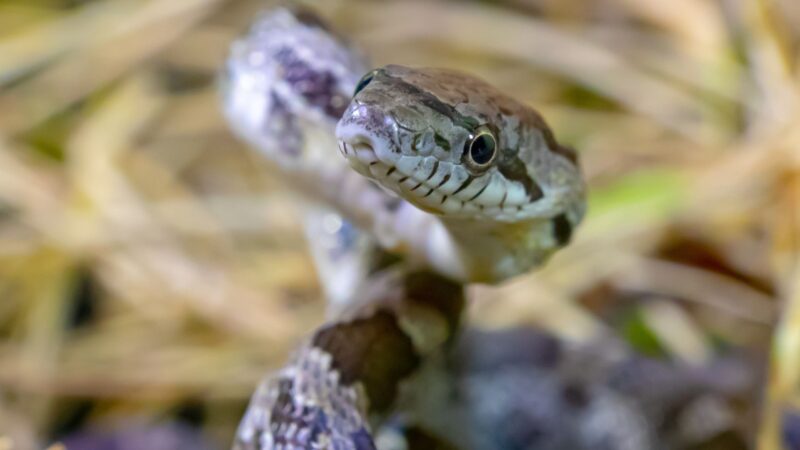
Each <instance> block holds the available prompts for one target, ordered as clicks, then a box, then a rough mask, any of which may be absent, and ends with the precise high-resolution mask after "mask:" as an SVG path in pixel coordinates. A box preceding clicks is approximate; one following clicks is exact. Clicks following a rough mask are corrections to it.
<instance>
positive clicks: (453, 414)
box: [223, 8, 736, 450]
mask: <svg viewBox="0 0 800 450" xmlns="http://www.w3.org/2000/svg"><path fill="white" fill-rule="evenodd" d="M364 73H366V75H363V74H364ZM354 92H355V94H353V93H354ZM223 105H224V109H225V113H226V115H227V117H228V119H229V121H230V123H231V126H232V128H233V129H234V131H235V132H236V133H237V134H238V135H239V136H240V137H241V138H242V139H244V140H245V141H246V142H248V143H249V144H251V145H252V146H253V147H255V148H256V149H257V150H258V151H259V152H261V153H262V154H263V155H265V156H266V157H267V159H268V160H269V161H271V162H272V163H273V164H274V165H276V166H277V167H278V169H279V173H280V174H281V175H282V176H283V177H284V180H285V181H286V183H287V185H288V186H291V187H292V189H293V190H295V191H296V192H299V193H301V194H302V195H303V196H304V202H305V203H304V204H305V205H307V206H306V209H305V212H306V214H307V217H308V222H309V223H310V224H311V225H309V230H310V232H309V235H310V236H311V238H312V239H311V240H310V241H311V242H310V244H311V247H312V249H314V250H315V252H314V254H315V257H316V259H317V262H318V268H319V272H320V274H321V276H322V278H323V284H325V285H326V288H327V289H326V292H327V293H328V295H329V298H330V299H331V301H332V303H334V304H333V307H332V311H333V313H334V314H333V316H332V319H331V321H330V322H329V323H328V324H327V325H324V326H322V327H321V328H319V329H318V330H316V331H315V332H314V333H313V335H312V336H311V338H310V339H309V340H308V341H307V342H306V343H305V344H303V345H302V346H301V347H300V348H299V349H298V350H297V351H296V352H295V354H294V356H293V358H292V360H291V361H290V362H289V363H288V364H287V365H286V366H285V367H284V368H283V369H282V370H280V371H279V372H278V373H276V374H273V375H270V376H268V377H267V378H266V379H265V381H264V382H263V383H262V384H261V385H260V386H259V387H258V390H257V391H256V393H255V394H254V396H253V398H252V401H251V404H250V406H249V408H248V410H247V412H246V414H245V417H244V418H243V420H242V422H241V425H240V427H239V430H238V432H237V435H236V439H235V443H234V448H235V449H241V450H244V449H247V450H255V449H275V450H278V449H280V450H289V449H292V450H294V449H330V450H366V449H376V448H380V449H382V450H395V449H396V450H400V449H470V450H518V449H520V450H521V449H537V450H551V449H553V450H556V449H563V450H581V449H601V450H602V449H609V450H611V449H620V450H628V449H630V450H648V449H654V450H657V449H670V448H689V447H686V445H684V444H687V443H694V442H697V441H698V440H702V439H701V438H706V437H708V436H706V435H708V434H709V433H710V432H704V433H705V434H703V433H700V434H701V435H702V436H700V437H698V436H697V433H695V435H692V433H690V432H688V431H686V432H684V431H681V432H673V433H672V434H671V435H672V436H680V437H679V438H671V439H672V440H671V441H668V440H664V439H662V438H661V437H660V436H662V435H663V431H664V430H665V429H666V428H670V429H677V428H680V429H681V430H683V429H684V428H686V429H690V428H691V427H687V426H686V424H683V423H677V422H676V423H673V422H674V420H675V419H674V417H677V415H676V413H675V411H676V410H677V409H691V408H701V407H703V408H706V410H712V411H714V412H715V413H718V414H717V416H719V417H721V418H720V419H719V420H717V422H714V423H715V425H714V426H706V427H704V428H703V429H704V430H712V431H719V430H721V429H724V428H725V427H726V426H728V425H730V424H729V423H728V422H729V421H728V419H727V416H724V414H723V412H721V411H724V408H723V407H721V406H720V405H718V404H716V403H714V399H715V398H716V397H713V396H711V397H708V398H706V397H703V395H701V394H703V393H707V392H710V391H712V390H713V391H720V390H724V389H723V387H724V386H719V385H720V383H716V384H717V386H715V387H714V388H713V389H710V387H709V386H710V385H712V384H715V383H711V382H709V378H710V377H709V376H707V374H705V373H702V372H700V371H697V370H694V371H692V370H689V369H681V368H676V367H660V366H659V367H655V366H653V364H656V363H652V364H651V363H650V362H647V361H645V360H631V359H630V358H626V357H620V356H619V354H616V355H611V356H608V357H605V358H600V357H598V355H597V354H596V353H594V352H593V351H591V350H586V349H583V350H581V349H576V348H572V347H569V346H567V345H565V344H562V343H559V342H558V341H555V340H554V339H552V338H550V337H547V336H543V335H541V334H539V333H536V332H532V331H530V330H511V331H507V332H496V333H479V332H474V331H471V332H467V333H466V334H465V335H464V336H461V337H459V336H458V333H457V332H458V331H459V324H460V322H461V316H462V310H463V308H464V303H465V300H464V286H463V283H465V282H473V281H483V282H497V281H501V280H504V279H507V278H509V277H512V276H514V275H517V274H520V273H523V272H526V271H528V270H530V269H532V268H534V267H536V266H539V265H541V264H542V263H544V262H545V260H546V259H547V257H548V256H549V255H550V254H552V253H553V252H554V251H556V250H557V249H559V248H561V247H563V246H564V245H566V244H567V243H568V242H569V240H570V237H571V234H572V231H573V229H574V228H575V227H576V226H577V225H578V223H579V222H580V221H581V219H582V217H583V214H584V185H583V181H582V179H581V173H580V169H579V168H578V165H577V161H576V156H575V153H574V152H573V151H572V150H570V149H568V148H565V147H563V146H561V145H559V144H558V143H557V142H556V140H555V138H554V136H553V134H552V132H551V131H550V129H549V128H548V127H547V125H546V124H545V122H544V121H543V119H542V118H541V116H539V115H538V114H537V113H536V112H535V111H533V110H532V109H530V108H528V107H526V106H524V105H521V104H520V103H518V102H516V101H515V100H513V99H511V98H509V97H508V96H506V95H504V94H502V93H500V92H498V91H497V90H496V89H494V88H493V87H491V86H489V85H488V84H486V83H484V82H482V81H480V80H477V79H475V78H473V77H471V76H469V75H465V74H462V73H458V72H453V71H448V70H442V69H411V68H406V67H400V66H387V67H383V68H379V69H376V70H373V71H371V72H367V65H366V63H365V62H364V59H363V58H362V57H361V56H360V55H359V54H358V53H357V52H356V51H355V50H353V49H352V48H351V47H350V46H348V45H347V43H346V42H345V41H344V40H343V39H342V38H340V37H339V36H338V35H337V34H336V33H334V32H333V31H331V30H330V28H329V27H327V26H326V25H325V24H324V23H323V22H322V21H321V20H319V19H318V18H317V17H316V16H314V15H313V14H310V13H309V12H307V11H303V10H296V9H283V8H281V9H276V10H274V11H271V12H269V13H267V14H265V15H263V16H261V17H260V18H258V20H256V22H255V24H254V25H253V27H252V29H251V30H250V32H249V34H248V35H247V36H245V37H244V38H243V39H241V40H240V41H238V42H236V43H235V44H234V46H233V47H232V51H231V55H230V57H229V60H228V64H227V67H226V70H225V73H224V77H223ZM337 147H338V149H339V152H340V153H341V155H339V154H338V153H337V151H336V149H337ZM342 156H344V158H342ZM377 185H380V188H378V187H376V186H377ZM331 217H332V218H333V219H334V220H333V221H332V222H333V223H335V224H336V225H337V226H334V227H327V226H322V227H321V226H316V225H314V224H319V223H322V222H324V219H329V218H331ZM359 230H363V232H362V231H359ZM376 249H381V250H376ZM385 252H390V253H393V254H394V255H395V256H394V257H393V258H390V259H389V260H390V261H397V260H400V261H401V262H399V263H395V264H394V265H392V264H387V263H386V261H387V259H386V258H371V257H370V256H374V255H386V253H385ZM398 256H399V258H398ZM588 359H592V360H594V361H601V363H597V364H595V366H597V367H594V368H593V369H592V370H588V369H587V368H586V367H585V364H582V363H581V361H585V360H588ZM653 374H655V375H653ZM590 380H601V381H600V382H592V383H590V382H589V381H590ZM717 381H719V380H717ZM653 384H660V385H662V386H660V387H659V389H658V392H669V398H667V399H656V400H653V401H648V400H647V397H648V394H651V393H652V392H655V390H653V389H652V386H653ZM722 384H724V383H722ZM651 397H652V395H651ZM704 399H705V400H707V402H706V403H708V404H703V403H702V401H703V400H704ZM698 402H700V403H698ZM709 402H710V403H709ZM687 405H689V406H687ZM697 405H700V406H697ZM709 414H711V413H708V411H704V412H703V416H704V417H707V416H709ZM680 417H685V415H684V414H683V412H681V414H680ZM668 419H669V420H668ZM678 422H680V421H678ZM706 422H708V421H706ZM711 434H713V433H711ZM675 439H677V440H675ZM698 448H699V447H698ZM730 448H736V447H730Z"/></svg>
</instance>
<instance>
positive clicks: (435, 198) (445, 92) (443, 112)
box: [336, 65, 584, 239]
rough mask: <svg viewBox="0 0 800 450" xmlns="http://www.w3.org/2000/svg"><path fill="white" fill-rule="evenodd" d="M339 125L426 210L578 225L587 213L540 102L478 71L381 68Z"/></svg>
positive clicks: (364, 169) (373, 174) (370, 163)
mask: <svg viewBox="0 0 800 450" xmlns="http://www.w3.org/2000/svg"><path fill="white" fill-rule="evenodd" d="M336 133H337V138H338V140H339V148H340V150H341V152H342V153H343V154H344V156H345V157H346V158H347V160H348V161H349V162H350V164H351V166H352V167H353V168H354V169H355V170H357V171H358V172H360V173H361V174H363V175H365V176H367V177H369V178H371V179H373V180H375V181H376V182H378V183H379V184H381V185H382V186H384V187H385V188H387V189H389V190H391V191H394V192H395V193H397V194H398V195H400V196H401V197H403V198H405V199H407V200H408V201H410V202H411V203H413V204H414V205H415V206H417V207H418V208H421V209H423V210H425V211H428V212H431V213H434V214H439V215H443V216H447V217H451V218H455V219H476V220H485V219H490V220H495V221H497V220H499V221H504V222H518V221H525V220H537V219H548V220H549V219H554V218H556V219H558V220H560V221H561V222H563V223H562V228H567V229H568V230H570V231H571V229H572V228H574V226H576V225H577V223H578V222H579V221H580V220H581V217H582V216H583V212H584V187H583V182H582V177H581V172H580V168H579V166H578V164H577V161H576V156H575V153H574V152H573V151H572V150H569V149H567V148H565V147H563V146H560V145H559V144H558V143H557V142H556V141H555V139H554V137H553V133H552V132H551V131H550V129H549V128H548V127H547V125H546V124H545V122H544V120H543V119H542V118H541V116H539V115H538V114H537V113H536V112H535V111H534V110H532V109H531V108H529V107H527V106H525V105H522V104H520V103H519V102H517V101H515V100H514V99H512V98H510V97H508V96H506V95H504V94H502V93H501V92H499V91H498V90H497V89H495V88H493V87H492V86H490V85H489V84H487V83H485V82H483V81H481V80H479V79H476V78H474V77H472V76H470V75H467V74H463V73H460V72H455V71H450V70H443V69H411V68H406V67H401V66H395V65H390V66H386V67H383V68H380V69H376V70H373V71H372V72H369V73H368V74H367V75H366V76H364V78H362V80H361V81H360V82H359V84H358V86H357V88H356V92H355V95H354V98H353V99H352V101H351V103H350V106H349V107H348V108H347V110H346V111H345V113H344V115H343V117H342V118H341V120H340V121H339V123H338V125H337V129H336ZM567 239H568V236H567Z"/></svg>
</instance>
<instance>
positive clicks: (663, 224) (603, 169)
mask: <svg viewBox="0 0 800 450" xmlns="http://www.w3.org/2000/svg"><path fill="white" fill-rule="evenodd" d="M67 3H74V4H75V5H73V6H64V4H67ZM319 3H320V5H314V6H317V7H318V8H319V9H321V11H322V13H323V14H324V15H325V16H327V17H328V18H330V19H331V20H332V21H333V22H334V24H335V25H336V26H337V27H338V28H340V29H341V30H343V31H344V32H346V33H347V34H349V35H351V36H352V37H353V39H354V40H355V41H356V42H357V43H358V44H359V45H361V46H363V47H364V48H365V50H366V51H367V52H368V53H369V54H370V55H373V57H374V61H375V63H376V65H377V64H384V63H389V62H392V63H400V64H409V65H436V66H447V67H454V68H461V69H466V70H469V71H472V72H474V73H476V74H478V75H480V76H483V77H484V78H486V79H488V80H490V81H491V82H493V83H494V84H496V85H498V86H499V87H500V88H502V89H504V90H506V91H508V92H511V93H513V94H514V95H515V96H516V97H518V98H520V99H523V100H525V101H528V102H530V103H531V104H533V105H535V106H536V107H537V108H539V109H540V110H541V111H542V112H543V113H544V115H545V116H546V117H548V119H549V120H550V122H551V124H552V125H553V126H554V128H555V129H556V134H557V135H558V136H559V137H560V138H561V139H562V140H564V141H566V142H568V143H570V144H572V145H574V146H575V147H577V148H578V149H580V151H581V156H582V159H583V162H584V168H585V171H586V174H587V176H588V178H589V180H590V184H591V192H592V195H591V206H590V208H591V214H590V217H589V218H588V220H587V223H586V224H585V226H584V227H583V228H582V230H581V231H580V233H579V235H578V236H577V239H576V241H575V243H574V245H572V246H571V248H570V249H569V250H567V251H565V252H563V254H561V255H559V256H558V257H557V258H555V259H554V261H552V264H551V265H550V266H548V267H547V268H546V269H545V270H543V271H541V272H539V273H537V274H535V275H531V276H527V277H524V278H522V279H519V280H515V281H512V282H510V283H508V284H507V285H504V286H501V287H499V288H486V287H482V288H476V289H474V291H473V293H474V295H475V297H476V300H475V304H474V309H475V310H476V311H478V312H479V314H475V316H476V317H478V316H479V317H480V318H481V321H482V324H483V325H485V326H505V325H509V324H515V323H535V324H539V325H541V326H544V327H547V328H549V329H551V330H553V331H555V332H557V333H559V334H561V335H563V336H567V337H571V338H576V339H580V338H584V337H588V336H592V335H593V334H594V333H596V332H597V330H601V329H602V330H606V329H613V330H615V331H618V332H623V333H624V331H625V330H626V329H630V327H629V326H628V325H630V323H631V320H635V321H638V322H641V323H640V325H642V326H643V327H645V328H646V329H647V330H649V332H650V333H651V334H652V335H653V336H655V338H656V339H657V341H658V343H659V345H660V348H661V350H662V351H663V352H664V353H666V354H667V355H669V356H671V357H673V358H676V359H683V360H687V361H697V360H703V359H705V358H707V357H708V356H709V355H710V354H712V353H713V352H714V348H715V347H716V344H718V343H719V342H723V343H725V344H729V345H734V346H741V347H743V348H747V349H750V350H751V351H754V352H756V353H760V354H762V355H767V354H769V376H768V377H767V378H765V383H764V386H763V391H764V402H763V405H762V409H761V411H762V414H761V416H762V417H761V418H760V419H759V421H760V426H758V427H756V426H755V424H754V427H753V429H754V436H757V437H756V439H757V442H758V448H759V449H763V450H773V449H774V450H778V449H780V448H781V443H780V440H781V439H780V438H781V422H782V420H783V416H784V413H785V412H786V411H788V410H790V409H792V408H794V407H796V406H797V405H798V402H799V401H800V397H798V396H797V393H798V392H797V391H798V386H800V385H799V384H798V383H800V259H799V255H800V127H798V126H797V124H798V123H800V76H799V74H798V62H800V52H799V51H798V49H800V33H798V30H800V7H798V6H797V4H796V2H794V1H793V0H783V1H769V0H724V1H722V0H721V1H716V2H709V1H703V0H680V1H671V2H664V1H662V0H602V1H594V0H585V1H580V0H569V1H562V0H496V1H493V2H465V1H461V2H455V1H451V2H442V1H427V2H423V1H419V2H411V1H388V2H377V1H375V2H368V1H355V0H334V1H326V2H319ZM263 6H264V3H263V2H261V1H255V0H254V1H249V0H240V1H234V0H229V1H224V0H150V1H137V0H95V1H84V2H67V1H56V0H37V1H31V0H7V1H4V2H0V449H4V448H7V447H8V446H9V445H7V443H9V442H15V443H16V447H13V448H23V449H25V448H36V447H41V446H42V445H44V443H45V442H46V441H47V440H48V439H49V438H50V437H51V436H53V435H54V434H58V433H59V432H60V431H63V430H65V429H69V426H70V424H74V423H75V422H76V420H78V419H76V417H77V418H79V419H80V420H79V422H80V423H104V422H106V421H108V420H114V419H116V418H122V417H137V418H140V419H143V420H164V419H165V418H169V417H172V416H173V415H174V414H175V413H176V411H183V412H184V413H185V412H186V411H187V410H188V411H190V412H191V414H190V415H197V413H198V411H199V412H200V413H202V414H201V415H202V416H203V420H202V423H203V426H204V428H205V430H206V431H207V432H208V433H209V434H210V435H212V436H213V437H214V438H216V439H218V440H219V441H220V442H227V441H228V440H229V439H230V436H231V433H232V430H233V427H235V424H236V421H237V420H238V415H239V414H240V412H241V409H242V408H243V406H244V402H245V401H246V398H247V396H248V395H249V392H250V390H251V389H252V386H253V385H254V383H255V382H256V380H257V379H258V378H259V377H260V376H261V375H262V374H263V373H264V371H265V370H266V368H268V367H274V366H275V365H277V364H279V363H280V362H281V361H282V360H283V358H284V357H285V355H286V353H287V352H288V351H289V350H290V349H291V347H292V345H293V344H294V343H295V342H297V340H298V339H299V338H300V337H301V336H302V335H303V334H304V333H306V332H308V330H310V329H311V328H312V327H313V326H314V325H315V324H318V323H319V322H320V320H321V319H322V312H321V311H322V307H323V304H322V303H321V301H320V293H319V287H318V285H317V282H316V280H315V277H314V276H313V269H312V266H311V264H310V259H309V257H308V255H307V254H306V252H305V249H304V243H303V239H302V236H301V235H300V233H299V232H298V229H299V227H298V222H297V220H298V219H297V217H296V215H295V214H294V212H293V209H292V207H291V199H290V197H289V196H288V195H287V192H285V191H283V190H281V186H279V185H277V183H276V182H275V181H274V179H273V177H272V176H271V175H270V172H269V169H268V168H267V167H265V166H264V165H263V164H262V163H261V162H260V161H259V160H258V158H257V157H256V156H255V155H253V154H252V153H250V152H249V151H248V150H247V149H246V148H244V147H243V146H242V145H241V144H240V143H238V142H237V141H236V140H235V139H233V138H232V137H231V135H230V134H229V133H228V131H227V129H226V126H225V124H224V123H223V121H222V119H221V117H220V114H219V111H218V105H217V97H216V93H215V85H214V75H215V72H216V70H217V68H218V67H219V66H220V63H221V61H222V58H223V57H224V55H225V52H226V48H227V45H228V44H229V43H230V41H231V39H232V38H233V37H234V36H235V35H237V34H238V33H239V32H240V31H241V30H242V29H243V28H244V27H245V26H246V25H247V23H248V22H249V20H250V19H251V18H252V17H253V13H254V12H255V11H257V10H258V9H259V8H260V7H263ZM631 293H636V296H637V298H638V300H637V301H636V302H635V304H634V305H633V306H630V307H629V308H628V312H626V313H625V314H624V315H622V316H620V315H619V314H617V315H615V316H613V317H611V316H610V315H609V313H608V311H609V309H610V307H608V306H607V305H608V304H609V303H614V302H615V300H617V299H620V298H622V297H625V296H626V295H629V294H631ZM598 299H599V300H598ZM598 304H601V306H598ZM603 305H605V306H603ZM630 311H633V312H632V313H631V312H630ZM631 317H634V318H635V319H631ZM638 322H637V323H638ZM629 337H630V336H629ZM712 338H713V339H712ZM770 342H771V344H770ZM187 405H188V406H187ZM3 436H5V437H3Z"/></svg>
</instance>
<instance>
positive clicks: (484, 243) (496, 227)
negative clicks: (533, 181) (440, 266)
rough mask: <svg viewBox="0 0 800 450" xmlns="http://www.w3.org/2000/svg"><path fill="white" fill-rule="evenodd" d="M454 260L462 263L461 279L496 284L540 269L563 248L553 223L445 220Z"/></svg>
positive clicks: (443, 219)
mask: <svg viewBox="0 0 800 450" xmlns="http://www.w3.org/2000/svg"><path fill="white" fill-rule="evenodd" d="M440 220H441V224H442V227H443V229H444V230H446V232H447V236H448V238H449V240H450V245H451V247H452V248H451V250H450V251H451V253H452V254H453V258H454V259H457V260H458V261H460V263H459V264H458V268H459V270H460V271H461V272H462V273H460V274H457V279H461V280H472V281H475V282H480V283H496V282H498V281H500V280H504V279H507V278H510V277H513V276H515V275H519V274H521V273H524V272H527V271H528V270H530V267H535V266H539V265H541V264H542V263H544V261H546V260H547V258H548V257H549V256H550V255H551V254H552V253H553V252H555V251H556V250H557V249H558V248H560V247H561V245H563V244H560V242H561V241H559V239H557V238H556V237H555V236H554V224H553V221H552V220H550V219H542V220H529V221H523V222H514V223H506V222H486V221H478V220H470V219H453V218H441V219H440Z"/></svg>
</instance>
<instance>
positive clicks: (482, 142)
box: [465, 130, 497, 169]
mask: <svg viewBox="0 0 800 450" xmlns="http://www.w3.org/2000/svg"><path fill="white" fill-rule="evenodd" d="M465 150H466V152H465V156H466V158H467V162H468V163H469V164H470V165H471V166H473V167H474V168H475V169H484V168H486V167H488V166H489V164H491V163H492V161H494V157H495V155H496V154H497V141H496V140H495V138H494V135H493V134H492V133H491V132H489V131H487V130H483V131H480V132H478V134H476V135H475V136H473V137H472V138H471V139H470V140H469V141H467V148H466V149H465Z"/></svg>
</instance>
